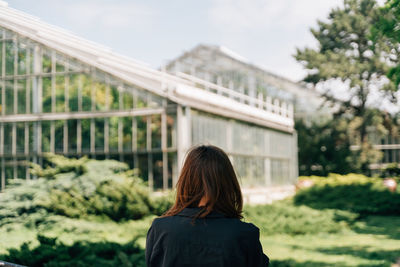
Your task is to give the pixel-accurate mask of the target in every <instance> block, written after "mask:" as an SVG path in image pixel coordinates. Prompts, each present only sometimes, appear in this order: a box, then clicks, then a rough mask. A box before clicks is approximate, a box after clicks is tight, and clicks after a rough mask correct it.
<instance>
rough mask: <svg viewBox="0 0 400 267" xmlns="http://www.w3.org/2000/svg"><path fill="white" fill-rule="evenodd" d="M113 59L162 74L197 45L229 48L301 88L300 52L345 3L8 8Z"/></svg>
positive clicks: (79, 1) (41, 0)
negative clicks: (92, 44)
mask: <svg viewBox="0 0 400 267" xmlns="http://www.w3.org/2000/svg"><path fill="white" fill-rule="evenodd" d="M7 2H8V5H9V6H10V7H12V8H15V9H18V10H21V11H24V12H26V13H28V14H31V15H34V16H37V17H39V18H40V19H41V20H42V21H45V22H47V23H50V24H53V25H56V26H59V27H62V28H64V29H67V30H69V31H71V32H73V33H75V34H76V35H78V36H80V37H83V38H85V39H88V40H91V41H94V42H97V43H100V44H102V45H105V46H108V47H110V48H111V49H112V50H113V51H115V52H117V53H120V54H123V55H125V56H128V57H131V58H134V59H136V60H139V61H142V62H145V63H147V64H148V65H149V66H151V67H154V68H158V67H160V66H161V65H162V64H165V63H166V62H168V61H169V60H172V59H174V58H175V57H177V56H179V55H180V54H182V53H183V52H185V51H188V50H190V49H192V48H193V47H195V46H196V45H197V44H199V43H202V44H212V45H223V46H225V47H227V48H229V49H230V50H232V51H234V52H236V53H237V54H239V55H241V56H243V57H245V58H247V59H248V60H249V61H250V62H252V63H253V64H256V65H259V66H261V67H263V68H265V69H267V70H269V71H271V72H273V73H275V74H278V75H281V76H284V77H286V78H288V79H290V80H293V81H298V80H301V79H302V78H303V77H304V75H305V71H304V70H303V69H302V66H301V65H300V64H299V63H297V62H296V61H295V59H294V58H293V54H294V53H295V51H296V47H299V48H303V47H306V46H308V47H316V45H317V44H316V42H315V40H314V38H313V36H312V34H311V33H310V27H315V26H316V22H317V19H321V20H326V18H327V15H328V13H329V11H330V10H331V9H332V8H333V7H337V6H339V5H342V0H301V1H300V0H201V1H194V0H168V1H165V0H164V1H162V0H158V1H156V0H146V1H144V0H141V1H140V0H35V1H30V0H8V1H7Z"/></svg>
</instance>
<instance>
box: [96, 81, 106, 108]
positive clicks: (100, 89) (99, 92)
mask: <svg viewBox="0 0 400 267" xmlns="http://www.w3.org/2000/svg"><path fill="white" fill-rule="evenodd" d="M93 89H94V90H95V92H94V95H95V99H96V110H101V111H104V110H106V85H105V84H104V83H100V82H94V84H93Z"/></svg>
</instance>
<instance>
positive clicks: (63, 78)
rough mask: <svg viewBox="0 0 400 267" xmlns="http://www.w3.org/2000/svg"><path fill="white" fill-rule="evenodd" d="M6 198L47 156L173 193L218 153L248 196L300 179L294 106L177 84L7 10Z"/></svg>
mask: <svg viewBox="0 0 400 267" xmlns="http://www.w3.org/2000/svg"><path fill="white" fill-rule="evenodd" d="M0 39H1V40H0V73H1V77H0V112H1V113H0V114H1V115H0V167H1V171H0V177H1V184H0V188H1V190H3V189H4V188H5V187H6V186H7V184H8V182H9V180H10V179H15V178H23V179H34V178H35V177H33V176H32V175H31V174H30V172H29V164H30V162H33V163H37V164H40V165H45V164H46V160H45V155H46V153H56V154H62V155H65V156H68V157H77V158H78V157H82V156H86V157H88V158H95V159H106V158H107V159H115V160H119V161H123V162H126V163H127V164H129V166H130V167H131V168H135V169H137V171H138V175H139V176H141V177H143V178H144V179H145V180H146V181H148V184H149V187H150V188H151V189H153V190H159V189H167V188H171V187H173V186H174V184H175V183H176V179H177V176H178V172H179V168H180V166H181V164H182V162H183V159H184V156H185V153H186V151H187V149H188V148H189V147H190V146H192V145H195V144H202V143H205V144H214V145H217V146H220V147H222V148H223V149H225V150H226V151H227V153H228V154H229V156H230V158H231V160H232V162H233V164H234V166H235V168H236V171H237V173H238V175H239V177H240V180H241V183H242V184H243V185H244V186H248V187H254V186H274V185H283V184H292V183H293V182H294V181H295V179H296V177H297V143H296V141H297V138H296V134H295V131H294V128H293V106H292V105H291V104H286V103H284V102H281V103H279V102H271V101H270V99H269V98H268V97H266V96H264V95H263V94H259V95H257V96H249V95H246V94H244V93H241V92H237V91H235V90H232V89H229V88H226V87H224V86H222V85H217V84H215V83H212V82H209V81H205V80H203V79H199V78H196V77H193V76H191V75H185V76H182V75H181V76H179V77H178V76H175V75H172V74H168V73H166V72H164V71H158V70H154V69H151V68H149V67H147V66H146V65H144V64H142V63H139V62H137V61H135V60H132V59H128V58H126V57H124V56H121V55H118V54H115V53H114V52H112V51H111V50H110V49H109V48H107V47H103V46H101V45H98V44H95V43H92V42H89V41H87V40H84V39H82V38H79V37H77V36H75V35H73V34H71V33H69V32H67V31H65V30H63V29H59V28H57V27H54V26H51V25H48V24H46V23H44V22H42V21H40V20H39V19H38V18H36V17H32V16H30V15H28V14H25V13H23V12H20V11H17V10H14V9H12V8H9V7H8V6H7V5H6V4H1V6H0Z"/></svg>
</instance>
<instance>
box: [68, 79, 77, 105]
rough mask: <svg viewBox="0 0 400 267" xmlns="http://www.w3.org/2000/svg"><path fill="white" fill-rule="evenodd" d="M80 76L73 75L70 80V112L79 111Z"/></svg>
mask: <svg viewBox="0 0 400 267" xmlns="http://www.w3.org/2000/svg"><path fill="white" fill-rule="evenodd" d="M78 86H79V75H78V74H71V75H70V78H69V111H78Z"/></svg>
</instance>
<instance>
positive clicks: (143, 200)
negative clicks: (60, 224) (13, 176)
mask: <svg viewBox="0 0 400 267" xmlns="http://www.w3.org/2000/svg"><path fill="white" fill-rule="evenodd" d="M47 161H48V162H49V165H51V166H52V167H47V168H46V169H45V170H43V169H41V168H40V167H38V166H35V167H34V172H35V174H36V175H38V179H36V180H32V181H22V180H16V181H14V184H13V185H12V186H11V187H9V188H7V189H6V191H5V192H4V193H2V194H1V195H2V197H1V198H0V226H1V225H4V224H7V223H12V222H14V223H15V222H16V221H25V222H29V224H30V225H35V224H36V223H39V222H40V220H43V219H44V218H45V217H46V216H47V214H58V215H62V216H67V217H71V218H84V217H88V216H93V215H94V216H101V217H107V218H110V219H112V220H114V221H121V220H131V219H133V220H137V219H141V218H143V217H144V216H147V215H151V214H157V215H160V214H162V213H163V212H164V211H165V210H166V209H167V208H169V206H170V203H171V201H170V200H169V198H168V197H162V198H160V199H158V198H153V197H150V193H149V189H148V187H147V184H146V183H145V182H144V181H143V180H142V179H140V178H139V177H136V176H135V174H134V172H133V171H131V170H129V169H128V166H127V165H126V164H124V163H121V162H117V161H113V160H105V161H97V160H89V159H79V160H77V159H67V158H64V157H62V156H54V155H48V157H47ZM50 174H51V176H50ZM41 175H43V176H41ZM35 214H38V216H36V215H35ZM32 220H33V221H32Z"/></svg>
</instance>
